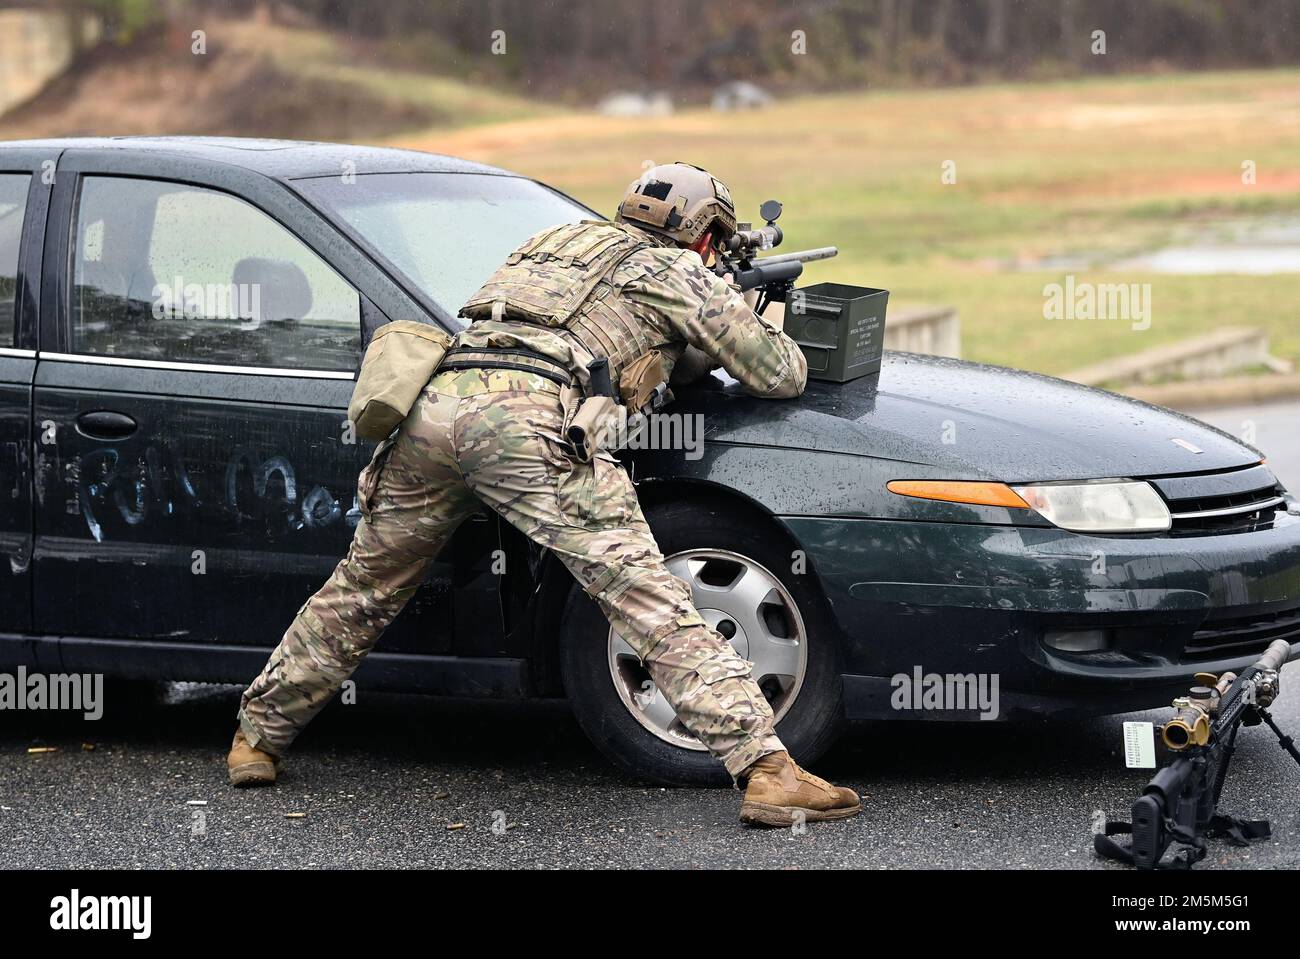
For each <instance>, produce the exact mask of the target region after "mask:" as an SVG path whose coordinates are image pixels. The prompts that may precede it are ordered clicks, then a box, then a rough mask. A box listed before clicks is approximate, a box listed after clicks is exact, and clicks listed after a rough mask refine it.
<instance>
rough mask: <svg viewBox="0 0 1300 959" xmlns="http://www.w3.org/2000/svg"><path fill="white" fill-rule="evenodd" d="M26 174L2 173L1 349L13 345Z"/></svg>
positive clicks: (0, 197) (28, 179) (0, 199)
mask: <svg viewBox="0 0 1300 959" xmlns="http://www.w3.org/2000/svg"><path fill="white" fill-rule="evenodd" d="M30 182H31V177H29V176H28V175H27V174H25V173H0V347H4V346H13V345H14V327H15V326H16V325H17V318H16V317H15V316H14V307H15V305H16V303H17V300H18V247H19V244H20V242H21V240H22V236H23V215H24V213H25V212H26V210H27V186H28V184H29V183H30Z"/></svg>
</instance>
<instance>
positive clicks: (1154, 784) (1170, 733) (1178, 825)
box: [1093, 639, 1300, 869]
mask: <svg viewBox="0 0 1300 959" xmlns="http://www.w3.org/2000/svg"><path fill="white" fill-rule="evenodd" d="M1290 655H1291V647H1290V646H1289V645H1288V644H1287V642H1286V641H1285V640H1281V639H1279V640H1275V641H1274V642H1273V643H1272V644H1271V645H1270V646H1269V647H1268V649H1267V650H1266V651H1265V653H1264V655H1263V656H1261V657H1260V658H1259V659H1258V660H1257V661H1256V662H1254V663H1253V664H1251V665H1250V666H1248V667H1246V668H1245V669H1244V670H1242V672H1241V674H1240V675H1235V674H1233V673H1224V674H1223V675H1222V676H1214V675H1212V674H1210V673H1197V674H1196V683H1197V685H1195V686H1193V687H1192V689H1191V690H1190V691H1189V692H1188V694H1187V695H1186V696H1180V697H1179V698H1178V699H1175V700H1174V703H1173V706H1174V716H1173V718H1172V719H1170V720H1169V721H1168V722H1166V723H1165V724H1164V726H1163V727H1161V730H1160V736H1161V739H1162V740H1163V742H1164V744H1165V745H1166V746H1167V747H1169V748H1170V749H1171V750H1173V751H1174V752H1177V753H1179V754H1180V755H1179V757H1178V758H1177V759H1175V760H1174V761H1173V762H1172V763H1170V764H1169V765H1168V766H1166V767H1165V768H1164V769H1162V770H1160V771H1159V772H1158V773H1156V775H1155V777H1154V778H1153V779H1152V780H1151V782H1150V783H1148V784H1147V787H1146V788H1145V789H1144V790H1142V795H1141V796H1140V797H1139V798H1138V799H1137V801H1136V802H1134V803H1133V821H1132V822H1131V823H1126V822H1108V823H1106V828H1105V832H1104V833H1103V834H1099V835H1096V836H1094V837H1093V847H1094V848H1095V849H1096V851H1097V853H1098V855H1101V856H1105V857H1106V858H1108V859H1117V860H1119V861H1120V862H1126V863H1129V864H1131V865H1134V866H1137V868H1139V869H1190V868H1191V867H1192V864H1193V863H1196V862H1198V861H1199V860H1201V859H1202V858H1204V856H1205V851H1206V850H1205V839H1206V837H1223V838H1226V839H1228V840H1229V841H1231V842H1233V843H1234V844H1236V845H1240V846H1244V845H1247V844H1248V843H1249V842H1250V840H1252V839H1263V838H1267V837H1268V836H1269V835H1270V834H1271V833H1270V829H1269V825H1268V823H1267V822H1266V821H1264V820H1255V821H1249V820H1243V819H1237V818H1235V817H1233V816H1225V815H1223V814H1222V813H1219V812H1218V805H1219V794H1220V793H1221V792H1222V791H1223V781H1224V778H1225V777H1226V776H1227V774H1228V763H1229V761H1230V760H1231V759H1232V754H1233V752H1234V750H1235V749H1236V741H1237V730H1238V729H1240V728H1241V726H1242V725H1246V726H1257V725H1259V724H1260V723H1266V724H1267V725H1268V727H1269V728H1270V729H1271V730H1273V732H1274V733H1275V734H1276V735H1277V738H1278V741H1279V742H1280V744H1281V746H1282V748H1283V749H1285V750H1286V751H1287V752H1288V753H1289V754H1290V755H1291V757H1292V758H1293V759H1294V760H1295V761H1296V762H1297V763H1300V751H1297V750H1296V747H1295V744H1294V742H1292V739H1291V737H1290V736H1284V735H1282V731H1281V730H1280V729H1278V727H1277V724H1276V723H1275V722H1273V717H1272V716H1271V715H1270V714H1269V712H1268V709H1267V707H1268V706H1270V705H1272V703H1273V701H1274V700H1276V699H1277V697H1278V696H1279V695H1280V694H1281V685H1280V680H1279V676H1278V674H1279V672H1280V670H1281V669H1282V666H1283V664H1285V663H1286V661H1287V659H1288V658H1290ZM1117 833H1132V835H1133V840H1132V842H1131V844H1129V845H1127V846H1124V845H1121V844H1119V843H1117V842H1115V841H1114V840H1113V839H1111V838H1110V837H1111V836H1113V835H1115V834H1117ZM1174 843H1179V844H1181V846H1182V848H1181V849H1179V850H1176V851H1175V852H1174V853H1173V854H1172V855H1171V857H1170V860H1169V861H1168V862H1167V863H1166V862H1163V861H1162V860H1164V858H1165V852H1166V850H1168V849H1169V847H1170V846H1171V845H1172V844H1174Z"/></svg>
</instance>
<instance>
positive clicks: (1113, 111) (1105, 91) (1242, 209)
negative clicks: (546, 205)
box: [394, 71, 1300, 372]
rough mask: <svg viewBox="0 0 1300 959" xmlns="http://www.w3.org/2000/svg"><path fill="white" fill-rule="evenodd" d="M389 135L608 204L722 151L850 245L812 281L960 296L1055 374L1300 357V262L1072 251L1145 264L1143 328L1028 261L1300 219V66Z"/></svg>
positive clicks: (975, 343)
mask: <svg viewBox="0 0 1300 959" xmlns="http://www.w3.org/2000/svg"><path fill="white" fill-rule="evenodd" d="M494 106H495V105H494ZM517 107H518V105H517V104H516V103H510V104H509V105H508V106H507V107H506V110H507V112H514V110H515V109H516V108H517ZM394 142H395V143H397V144H400V145H404V146H413V147H417V148H420V149H427V150H434V151H438V152H447V153H454V154H457V155H460V156H466V157H470V158H474V159H479V160H484V161H487V162H490V163H495V164H499V165H501V166H504V167H508V168H511V169H514V170H517V171H520V172H523V173H527V174H529V175H532V176H535V177H537V178H539V179H542V180H545V181H547V182H549V183H552V184H554V185H556V186H558V187H560V188H561V189H564V190H566V191H568V192H570V193H572V194H573V195H575V196H577V197H578V198H580V199H582V200H584V201H585V202H587V203H589V204H590V205H592V206H593V207H595V208H596V209H599V210H603V211H609V210H610V209H611V208H612V206H613V204H614V202H615V199H616V198H617V197H618V196H619V195H620V192H621V190H622V189H623V188H624V187H625V186H626V184H627V182H628V181H630V180H631V179H633V178H634V177H635V175H636V174H637V173H638V171H639V169H640V166H641V164H642V162H643V161H646V160H654V161H656V162H667V161H671V160H677V159H685V160H690V161H692V162H696V163H699V164H701V165H704V166H707V167H709V168H710V169H712V170H714V172H716V173H717V174H719V175H720V176H722V177H723V178H725V179H726V180H727V181H728V182H729V184H730V185H731V188H732V192H733V195H735V196H736V198H737V202H738V203H739V204H740V206H741V214H742V217H743V216H751V217H753V218H757V207H758V204H759V202H760V201H761V200H763V199H765V198H767V197H769V196H774V197H777V198H779V199H781V200H782V201H783V202H784V203H785V205H786V212H785V217H784V219H783V220H782V227H783V228H784V229H785V232H786V237H787V239H786V245H785V248H786V249H797V248H802V247H811V246H822V245H826V244H835V245H837V246H839V247H840V250H841V256H840V257H839V259H838V260H835V261H832V262H830V263H828V264H824V265H818V266H816V267H814V268H812V269H810V270H809V273H808V277H809V279H810V280H812V281H817V280H823V279H834V280H840V281H843V282H857V283H861V284H863V285H869V286H881V287H885V288H888V289H890V290H891V291H892V294H893V298H894V301H895V302H902V301H906V302H932V303H946V304H952V305H955V306H956V307H958V309H959V310H960V312H961V317H962V323H963V334H964V350H965V354H966V355H967V356H968V357H970V358H972V359H977V360H983V361H987V362H996V363H1003V364H1007V365H1011V366H1019V367H1025V368H1030V369H1038V370H1043V371H1047V372H1062V371H1065V370H1068V369H1072V368H1075V367H1078V366H1082V365H1085V364H1088V363H1092V362H1095V361H1097V360H1101V359H1104V358H1107V357H1111V356H1116V355H1120V354H1124V353H1130V352H1134V351H1136V350H1139V349H1145V348H1147V347H1150V346H1153V345H1156V344H1158V343H1162V342H1167V341H1171V340H1175V339H1179V338H1183V337H1186V336H1190V335H1193V334H1196V333H1200V332H1205V331H1209V330H1213V329H1215V328H1218V327H1220V326H1223V325H1259V326H1264V327H1267V328H1268V329H1269V330H1270V332H1271V336H1272V347H1273V352H1274V353H1275V354H1276V355H1278V356H1283V357H1288V358H1291V359H1300V307H1298V306H1297V304H1298V303H1300V273H1292V274H1276V275H1269V276H1233V275H1212V276H1173V275H1156V274H1144V273H1129V272H1116V271H1113V270H1104V269H1097V268H1093V269H1078V270H1071V271H1070V272H1072V273H1073V274H1074V276H1075V280H1076V283H1082V282H1094V283H1116V282H1125V283H1150V284H1151V317H1152V320H1151V324H1150V327H1149V328H1148V329H1145V330H1134V329H1132V326H1133V324H1131V323H1130V322H1128V321H1126V320H1123V319H1112V320H1048V319H1044V315H1043V305H1044V296H1043V287H1044V285H1045V284H1047V283H1053V282H1063V279H1064V275H1065V271H1063V270H1060V269H1055V270H1042V269H1028V268H1024V267H1023V266H1018V265H1017V264H1018V263H1024V262H1026V261H1030V262H1032V261H1034V260H1036V259H1037V258H1039V257H1043V256H1055V255H1064V254H1089V255H1091V254H1126V255H1127V254H1135V253H1139V252H1143V251H1146V250H1149V249H1151V248H1155V247H1159V246H1161V245H1162V244H1165V243H1167V242H1169V241H1170V240H1171V238H1172V237H1174V236H1175V235H1176V234H1177V233H1178V232H1179V231H1180V230H1183V231H1185V230H1187V229H1188V228H1189V227H1192V228H1195V227H1198V226H1199V225H1202V224H1204V225H1207V226H1212V225H1213V224H1215V223H1218V222H1221V221H1223V220H1225V219H1229V218H1231V219H1242V218H1252V217H1264V216H1268V217H1271V218H1277V217H1280V218H1282V219H1283V220H1284V221H1285V220H1286V219H1287V218H1294V220H1293V222H1298V223H1300V71H1276V72H1247V73H1209V74H1190V75H1168V76H1155V77H1143V78H1118V79H1098V80H1086V81H1075V82H1061V83H1049V84H1040V85H1000V86H989V87H979V88H964V89H955V90H938V91H920V92H917V91H910V92H887V91H882V92H878V93H877V92H867V93H861V94H843V95H835V96H821V97H810V98H805V99H795V100H786V101H783V102H781V103H779V104H778V105H776V106H774V107H773V108H770V109H767V110H764V111H760V112H752V113H744V114H716V113H713V112H710V111H706V110H693V111H686V112H681V113H678V114H677V115H675V116H672V117H666V118H659V119H651V120H628V119H613V118H606V117H601V116H595V115H589V114H577V113H572V112H564V111H549V112H548V113H547V114H546V115H544V116H537V117H524V118H522V119H515V120H509V121H507V122H494V123H489V124H487V125H478V126H468V127H462V128H460V129H453V130H445V129H443V130H436V131H430V132H427V133H415V134H408V135H404V136H401V137H399V138H396V139H395V141H394ZM945 161H951V163H952V164H953V166H952V167H951V168H950V169H953V170H955V174H956V182H955V183H952V184H945V183H943V182H942V177H941V174H942V173H943V171H944V163H945ZM1244 161H1253V163H1254V164H1255V168H1256V177H1257V182H1256V183H1255V184H1254V185H1246V184H1243V182H1242V164H1243V162H1244Z"/></svg>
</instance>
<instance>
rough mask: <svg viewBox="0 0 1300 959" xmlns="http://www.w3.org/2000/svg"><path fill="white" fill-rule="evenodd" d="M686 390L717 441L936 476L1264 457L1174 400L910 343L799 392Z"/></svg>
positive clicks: (685, 403) (1040, 474) (1142, 467)
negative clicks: (890, 464) (923, 350)
mask: <svg viewBox="0 0 1300 959" xmlns="http://www.w3.org/2000/svg"><path fill="white" fill-rule="evenodd" d="M677 393H678V395H679V397H680V399H681V401H682V402H681V403H680V404H678V405H679V408H680V409H682V410H693V411H697V412H700V413H703V414H704V417H705V420H704V428H705V435H706V437H707V439H708V440H709V441H710V442H725V443H742V444H746V445H756V446H778V447H783V448H786V449H805V450H816V451H823V452H835V453H846V454H850V455H860V456H871V457H876V458H880V459H889V460H896V461H899V462H901V463H911V464H916V465H917V466H920V467H926V468H928V470H929V472H928V473H927V474H925V475H932V476H934V477H935V478H955V477H965V478H971V479H990V480H1001V481H1004V482H1032V481H1039V482H1042V481H1053V480H1079V479H1102V478H1109V477H1143V476H1168V475H1174V474H1180V473H1199V472H1204V471H1207V470H1223V469H1232V468H1236V467H1241V466H1246V465H1249V464H1253V463H1257V462H1259V460H1260V459H1261V458H1262V456H1261V454H1260V452H1259V451H1258V450H1256V449H1253V448H1252V447H1250V446H1247V445H1246V444H1244V443H1242V442H1240V441H1239V440H1237V439H1235V438H1233V437H1232V436H1229V435H1228V434H1226V433H1223V432H1221V431H1219V430H1216V429H1214V428H1213V427H1211V426H1208V425H1206V424H1205V423H1202V422H1200V421H1199V420H1194V419H1192V418H1191V417H1188V416H1184V415H1182V414H1181V413H1175V412H1173V411H1172V410H1167V409H1163V408H1161V407H1158V406H1151V405H1150V404H1147V403H1142V402H1140V401H1138V400H1134V399H1130V398H1128V397H1124V396H1119V395H1117V394H1115V393H1108V392H1106V391H1104V390H1097V389H1092V388H1091V387H1086V386H1080V385H1079V384H1077V383H1070V382H1067V381H1065V380H1059V379H1056V378H1054V377H1050V376H1043V375H1041V374H1038V373H1028V372H1025V371H1023V370H1012V369H1007V368H1005V367H1000V366H986V365H984V364H980V363H970V362H966V361H962V360H953V359H947V358H944V357H934V356H921V355H918V354H912V353H886V354H885V359H884V362H883V364H882V366H881V370H880V372H879V373H875V374H872V375H870V376H864V377H860V378H859V379H856V380H853V381H852V382H849V383H842V384H841V383H821V382H817V381H810V382H809V384H808V389H807V390H806V391H805V392H804V394H803V395H802V396H800V397H799V398H798V399H794V400H759V399H755V398H753V397H750V396H747V395H746V394H745V393H744V391H743V390H741V388H740V386H739V384H737V383H736V382H735V381H734V380H732V379H730V377H727V376H725V375H724V374H721V373H715V374H714V378H713V380H712V381H706V384H705V386H704V387H703V388H691V389H688V390H678V391H677ZM1176 441H1177V442H1176ZM1189 447H1191V448H1189ZM1195 450H1199V451H1200V452H1195ZM917 475H918V477H919V476H920V475H922V474H920V473H918V474H917Z"/></svg>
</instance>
